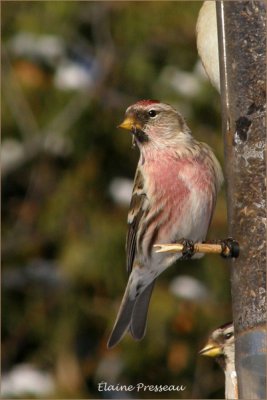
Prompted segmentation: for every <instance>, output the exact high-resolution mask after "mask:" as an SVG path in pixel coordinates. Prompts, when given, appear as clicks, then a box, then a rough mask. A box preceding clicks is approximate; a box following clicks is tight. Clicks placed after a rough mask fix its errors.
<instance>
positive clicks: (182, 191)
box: [108, 100, 223, 347]
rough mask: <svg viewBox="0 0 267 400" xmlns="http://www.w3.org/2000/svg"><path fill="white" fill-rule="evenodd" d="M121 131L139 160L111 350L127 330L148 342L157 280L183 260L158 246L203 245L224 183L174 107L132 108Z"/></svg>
mask: <svg viewBox="0 0 267 400" xmlns="http://www.w3.org/2000/svg"><path fill="white" fill-rule="evenodd" d="M120 127H121V128H123V129H127V130H129V131H130V132H131V133H132V135H133V140H134V142H135V143H136V144H137V146H138V147H139V150H140V159H139V162H138V166H137V170H136V174H135V180H134V187H133V193H132V200H131V204H130V210H129V213H128V226H129V228H128V234H127V240H126V252H127V271H128V274H129V279H128V284H127V287H126V289H125V293H124V296H123V299H122V303H121V306H120V309H119V312H118V316H117V319H116V321H115V325H114V327H113V330H112V333H111V335H110V338H109V341H108V347H113V346H115V345H116V344H117V343H118V342H119V341H120V340H121V338H122V337H123V335H124V334H125V333H126V332H127V331H128V330H129V331H130V333H131V335H132V336H133V338H134V339H136V340H140V339H142V338H143V336H144V334H145V329H146V319H147V311H148V306H149V301H150V297H151V293H152V290H153V287H154V283H155V279H156V278H157V276H158V275H160V274H161V273H162V272H163V271H164V270H165V269H166V268H168V267H169V266H170V265H171V264H173V263H174V262H175V261H176V260H177V259H178V258H181V257H182V255H181V254H168V253H156V252H155V250H154V248H153V246H154V244H162V243H176V242H179V241H181V240H182V239H183V238H186V239H190V240H192V241H193V242H202V241H204V240H205V238H206V235H207V231H208V228H209V225H210V222H211V218H212V214H213V211H214V207H215V203H216V198H217V193H218V190H219V188H220V186H221V184H222V181H223V175H222V170H221V167H220V164H219V162H218V160H217V159H216V157H215V155H214V153H213V152H212V150H211V148H210V147H209V146H208V145H207V144H205V143H201V142H198V141H197V140H195V139H194V138H193V136H192V135H191V132H190V129H189V128H188V126H187V124H186V122H185V120H184V118H183V117H182V115H181V114H180V113H179V112H178V111H176V110H175V109H174V108H173V107H171V106H170V105H168V104H164V103H160V102H159V101H157V100H141V101H138V102H137V103H135V104H134V105H132V106H130V107H128V108H127V110H126V115H125V119H124V121H123V122H122V124H121V125H120ZM194 257H199V255H195V256H194Z"/></svg>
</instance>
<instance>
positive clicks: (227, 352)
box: [199, 323, 238, 399]
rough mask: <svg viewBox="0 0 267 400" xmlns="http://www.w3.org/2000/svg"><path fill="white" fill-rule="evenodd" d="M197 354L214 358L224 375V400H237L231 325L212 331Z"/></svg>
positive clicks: (233, 339)
mask: <svg viewBox="0 0 267 400" xmlns="http://www.w3.org/2000/svg"><path fill="white" fill-rule="evenodd" d="M199 354H201V355H203V356H208V357H215V358H216V361H217V362H218V363H219V365H220V366H221V368H222V369H223V371H224V374H225V398H226V399H238V391H237V376H236V370H235V338H234V326H233V323H228V324H225V325H222V326H221V327H220V328H218V329H216V330H215V331H213V332H212V334H211V335H210V337H209V340H208V342H207V344H206V346H205V347H204V348H203V349H202V350H201V351H200V352H199Z"/></svg>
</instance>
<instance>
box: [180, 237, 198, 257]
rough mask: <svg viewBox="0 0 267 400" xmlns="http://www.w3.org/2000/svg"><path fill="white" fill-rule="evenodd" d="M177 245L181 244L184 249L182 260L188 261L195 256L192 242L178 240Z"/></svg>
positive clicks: (183, 239)
mask: <svg viewBox="0 0 267 400" xmlns="http://www.w3.org/2000/svg"><path fill="white" fill-rule="evenodd" d="M178 243H181V244H182V245H183V246H184V247H183V250H182V257H181V259H182V260H190V258H192V257H193V255H194V254H195V248H194V242H193V240H190V239H185V238H182V239H180V240H178Z"/></svg>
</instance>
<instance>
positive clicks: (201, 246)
mask: <svg viewBox="0 0 267 400" xmlns="http://www.w3.org/2000/svg"><path fill="white" fill-rule="evenodd" d="M154 247H155V249H156V253H183V254H185V255H186V254H187V255H188V254H190V253H191V255H193V254H195V253H210V254H220V255H221V256H222V257H227V258H236V257H238V255H239V245H238V243H237V241H236V240H234V239H232V238H228V239H225V240H220V241H218V242H217V243H193V242H191V241H190V240H187V239H184V241H183V242H182V243H170V244H155V245H154Z"/></svg>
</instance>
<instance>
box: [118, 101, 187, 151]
mask: <svg viewBox="0 0 267 400" xmlns="http://www.w3.org/2000/svg"><path fill="white" fill-rule="evenodd" d="M119 127H120V128H123V129H126V130H129V131H130V132H131V133H132V134H133V137H134V140H135V142H136V143H137V145H138V146H139V147H140V148H142V147H143V146H145V145H154V146H156V147H161V145H162V146H166V145H171V143H172V142H173V143H174V144H175V143H177V141H179V140H180V141H181V140H185V139H189V138H191V135H190V131H189V128H188V127H187V125H186V122H185V120H184V118H183V117H182V116H181V114H180V113H179V112H178V111H176V110H175V109H174V108H173V107H171V106H170V105H169V104H164V103H160V102H159V101H158V100H141V101H138V102H137V103H135V104H133V105H131V106H130V107H128V108H127V110H126V113H125V119H124V121H123V122H122V123H121V124H120V125H119Z"/></svg>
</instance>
